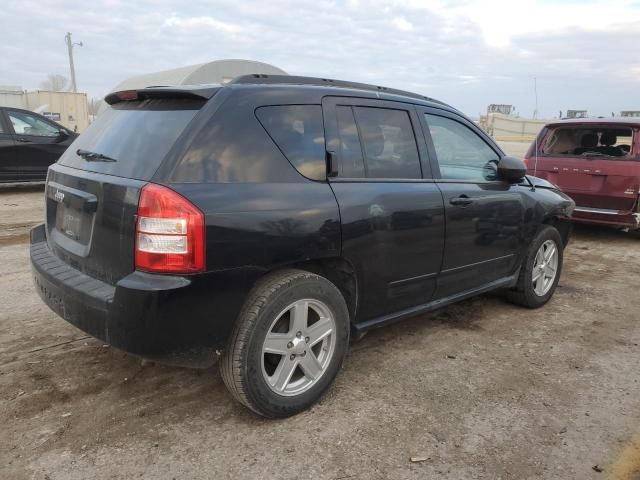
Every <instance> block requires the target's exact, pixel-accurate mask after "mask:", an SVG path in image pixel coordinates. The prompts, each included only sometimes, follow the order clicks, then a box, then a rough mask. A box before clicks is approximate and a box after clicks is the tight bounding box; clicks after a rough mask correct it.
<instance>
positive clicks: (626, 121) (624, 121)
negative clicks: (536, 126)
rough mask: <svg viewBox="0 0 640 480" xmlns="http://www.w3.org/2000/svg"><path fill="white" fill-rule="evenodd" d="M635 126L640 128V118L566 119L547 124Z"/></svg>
mask: <svg viewBox="0 0 640 480" xmlns="http://www.w3.org/2000/svg"><path fill="white" fill-rule="evenodd" d="M585 124H587V125H596V124H597V125H612V126H619V125H635V126H640V118H639V117H603V118H565V119H562V120H555V121H553V122H549V123H548V124H547V126H548V127H555V126H568V125H585Z"/></svg>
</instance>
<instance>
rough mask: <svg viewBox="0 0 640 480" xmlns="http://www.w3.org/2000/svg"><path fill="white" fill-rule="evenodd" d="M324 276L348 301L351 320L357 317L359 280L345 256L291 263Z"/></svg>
mask: <svg viewBox="0 0 640 480" xmlns="http://www.w3.org/2000/svg"><path fill="white" fill-rule="evenodd" d="M289 266H290V267H292V268H299V269H300V270H306V271H308V272H312V273H316V274H318V275H321V276H323V277H324V278H326V279H327V280H329V281H330V282H331V283H333V284H334V285H335V286H336V287H338V290H340V293H342V296H343V297H344V300H345V302H347V308H348V309H349V316H350V317H351V322H352V323H353V321H354V320H355V318H356V310H357V308H358V282H357V279H356V272H355V269H354V268H353V266H352V265H351V264H350V263H349V262H347V261H346V260H345V259H344V258H340V257H334V258H326V259H320V260H311V261H308V262H301V263H296V264H293V265H289Z"/></svg>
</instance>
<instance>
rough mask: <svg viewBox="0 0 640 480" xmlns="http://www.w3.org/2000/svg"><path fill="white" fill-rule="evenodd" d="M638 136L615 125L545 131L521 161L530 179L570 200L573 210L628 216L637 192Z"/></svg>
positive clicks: (579, 125)
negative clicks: (545, 183) (552, 186)
mask: <svg viewBox="0 0 640 480" xmlns="http://www.w3.org/2000/svg"><path fill="white" fill-rule="evenodd" d="M638 143H639V142H638V130H637V128H634V127H633V126H632V125H624V124H620V123H613V124H612V123H606V122H603V123H593V122H591V123H575V124H573V123H572V124H566V123H564V124H558V125H549V126H548V127H547V128H546V129H545V130H543V132H541V134H540V137H539V140H538V155H537V156H536V155H535V147H534V148H532V150H531V153H530V154H529V157H528V158H527V159H526V163H527V167H528V172H529V173H530V174H533V175H536V176H539V177H542V178H546V179H547V180H549V181H550V182H551V183H553V184H555V185H557V186H558V187H559V188H560V189H561V190H562V191H564V192H565V193H567V194H569V195H570V196H571V197H572V198H573V199H574V200H575V202H576V206H577V208H580V207H587V208H593V209H605V210H615V211H620V212H623V211H624V212H628V211H631V210H632V209H633V208H634V207H635V206H636V205H637V199H638V193H639V191H640V156H639V152H638Z"/></svg>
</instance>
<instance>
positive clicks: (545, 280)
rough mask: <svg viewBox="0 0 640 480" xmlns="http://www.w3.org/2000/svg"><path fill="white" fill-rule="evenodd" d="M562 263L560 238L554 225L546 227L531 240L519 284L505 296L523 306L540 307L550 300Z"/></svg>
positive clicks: (558, 278)
mask: <svg viewBox="0 0 640 480" xmlns="http://www.w3.org/2000/svg"><path fill="white" fill-rule="evenodd" d="M562 262H563V243H562V237H561V236H560V233H559V232H558V230H556V229H555V228H554V227H552V226H545V227H544V228H543V229H542V230H541V231H540V232H539V233H538V235H536V237H535V238H534V240H533V242H531V245H530V246H529V249H528V251H527V255H526V256H525V258H524V261H523V263H522V267H521V269H520V275H519V277H518V283H517V285H516V287H515V288H514V289H513V290H511V291H510V292H508V294H507V298H508V299H509V300H510V301H512V302H513V303H516V304H518V305H522V306H523V307H528V308H538V307H541V306H542V305H544V304H545V303H547V302H548V301H549V299H550V298H551V297H552V296H553V293H554V292H555V290H556V287H557V286H558V281H559V280H560V273H561V271H562Z"/></svg>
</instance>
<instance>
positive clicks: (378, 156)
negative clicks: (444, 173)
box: [354, 107, 422, 179]
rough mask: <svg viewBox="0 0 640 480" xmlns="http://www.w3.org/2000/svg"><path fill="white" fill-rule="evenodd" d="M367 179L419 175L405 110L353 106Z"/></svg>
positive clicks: (417, 157) (413, 139) (415, 148)
mask: <svg viewBox="0 0 640 480" xmlns="http://www.w3.org/2000/svg"><path fill="white" fill-rule="evenodd" d="M354 111H355V113H356V120H357V124H358V128H359V131H360V138H361V140H362V147H363V150H364V156H365V160H366V167H365V168H366V173H367V177H368V178H406V179H414V178H422V171H421V169H420V157H419V156H418V147H417V144H416V139H415V136H414V133H413V128H412V126H411V120H410V118H409V113H408V112H407V111H405V110H394V109H390V108H377V107H354Z"/></svg>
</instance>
